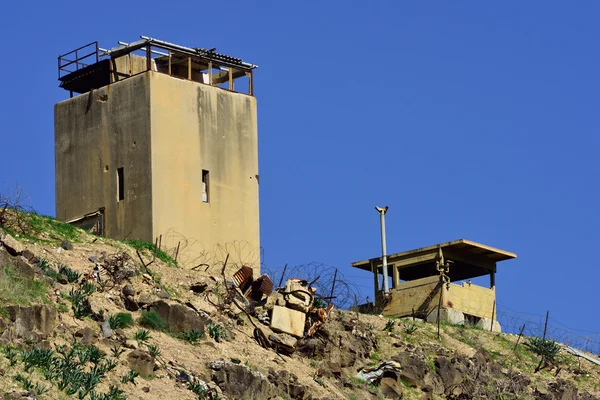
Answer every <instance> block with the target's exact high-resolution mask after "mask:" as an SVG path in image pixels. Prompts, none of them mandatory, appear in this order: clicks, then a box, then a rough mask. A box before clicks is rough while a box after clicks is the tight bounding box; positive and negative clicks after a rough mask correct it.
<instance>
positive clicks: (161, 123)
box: [54, 36, 260, 270]
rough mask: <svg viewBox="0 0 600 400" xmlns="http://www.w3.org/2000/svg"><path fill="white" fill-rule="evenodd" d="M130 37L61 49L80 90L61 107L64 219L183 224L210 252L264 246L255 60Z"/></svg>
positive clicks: (152, 231) (59, 186) (146, 228)
mask: <svg viewBox="0 0 600 400" xmlns="http://www.w3.org/2000/svg"><path fill="white" fill-rule="evenodd" d="M119 44H120V46H119V47H116V48H113V49H111V50H105V49H101V48H99V47H98V43H97V42H94V43H91V44H89V45H87V46H84V47H82V48H79V49H76V50H73V51H72V52H70V53H67V54H65V55H61V56H60V57H59V59H58V68H59V81H60V87H62V88H64V89H66V90H68V91H69V92H70V94H71V98H70V99H67V100H64V101H62V102H60V103H58V104H56V105H55V114H54V115H55V119H54V121H55V131H54V132H55V155H56V217H57V218H58V219H61V220H64V221H69V222H72V223H74V224H76V225H78V226H81V227H84V228H88V229H90V228H91V229H94V230H95V231H96V232H97V233H99V234H102V235H105V236H108V237H111V238H115V239H124V238H129V239H140V240H144V241H147V242H154V240H155V238H157V237H158V236H159V235H166V234H167V233H168V232H176V233H177V234H178V235H180V236H181V237H184V238H186V239H188V240H189V242H188V246H187V249H186V251H188V252H191V253H192V254H197V255H199V256H200V255H202V254H203V252H212V251H214V248H215V246H219V245H221V246H223V245H225V244H227V243H232V242H238V243H245V244H246V246H248V247H250V248H252V249H254V250H255V254H256V255H257V256H258V254H259V249H260V242H259V213H258V129H257V116H256V99H255V97H254V96H253V76H252V73H253V70H254V69H255V68H256V66H255V65H252V64H248V63H246V62H243V61H242V60H240V59H238V58H233V57H229V56H226V55H224V54H219V53H216V52H215V51H214V49H212V50H206V49H198V48H188V47H183V46H179V45H175V44H172V43H168V42H164V41H160V40H156V39H153V38H149V37H144V36H142V37H141V40H139V41H136V42H134V43H129V44H127V43H121V42H119ZM74 94H79V95H75V96H74ZM193 258H194V257H193V256H190V257H188V259H190V260H191V259H193ZM247 262H248V263H249V264H250V263H253V262H254V263H255V265H254V267H255V269H256V270H258V267H259V260H258V257H256V259H254V260H247Z"/></svg>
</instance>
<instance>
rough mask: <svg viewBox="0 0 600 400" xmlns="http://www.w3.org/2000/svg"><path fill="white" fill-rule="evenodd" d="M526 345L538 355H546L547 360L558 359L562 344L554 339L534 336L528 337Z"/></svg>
mask: <svg viewBox="0 0 600 400" xmlns="http://www.w3.org/2000/svg"><path fill="white" fill-rule="evenodd" d="M525 346H527V347H529V349H530V350H531V351H532V352H534V353H535V354H537V355H540V356H542V357H544V358H545V359H546V360H547V361H550V362H554V361H556V356H557V355H558V352H559V351H560V346H559V345H558V344H557V343H556V342H554V341H552V340H547V339H544V338H541V337H537V336H533V337H529V338H527V340H526V341H525Z"/></svg>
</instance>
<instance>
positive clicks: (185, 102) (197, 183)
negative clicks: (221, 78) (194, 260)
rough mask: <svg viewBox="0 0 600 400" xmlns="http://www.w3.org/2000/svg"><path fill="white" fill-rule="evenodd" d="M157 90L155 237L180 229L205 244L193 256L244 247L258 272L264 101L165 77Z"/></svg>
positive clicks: (155, 81)
mask: <svg viewBox="0 0 600 400" xmlns="http://www.w3.org/2000/svg"><path fill="white" fill-rule="evenodd" d="M151 88H152V98H151V116H152V117H151V118H152V120H151V124H152V166H151V167H152V188H153V189H152V213H153V216H154V218H153V222H154V226H153V232H154V235H155V236H158V235H160V234H163V235H165V234H166V233H167V232H169V230H171V229H173V230H175V231H176V232H177V233H179V234H180V235H182V236H184V237H186V238H192V239H195V240H197V242H196V243H195V244H194V246H193V247H194V248H192V249H190V251H189V253H190V254H188V257H193V254H192V253H196V255H198V254H199V253H201V252H204V251H207V252H215V247H216V246H218V245H221V246H223V245H225V244H226V243H232V242H234V241H237V242H239V243H243V244H244V245H243V247H244V249H243V252H244V254H243V255H242V257H243V258H244V261H243V262H244V263H245V265H248V266H250V267H253V269H254V270H255V271H258V269H259V253H260V242H259V221H258V181H257V178H256V175H257V174H258V128H257V119H256V99H255V98H254V97H252V96H247V95H244V94H240V93H233V92H229V91H226V90H223V89H219V88H215V87H212V86H208V85H203V84H200V83H196V82H191V81H188V80H183V79H176V78H172V77H169V76H167V75H163V74H157V73H155V74H152V75H151ZM202 170H207V171H209V202H208V203H205V202H203V201H202ZM167 236H168V235H167ZM163 237H164V236H163ZM167 245H170V246H177V243H176V242H174V243H167ZM217 252H218V250H217Z"/></svg>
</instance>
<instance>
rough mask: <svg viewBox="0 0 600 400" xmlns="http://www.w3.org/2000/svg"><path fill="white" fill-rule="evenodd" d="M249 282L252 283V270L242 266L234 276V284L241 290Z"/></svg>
mask: <svg viewBox="0 0 600 400" xmlns="http://www.w3.org/2000/svg"><path fill="white" fill-rule="evenodd" d="M248 281H250V282H251V281H252V268H250V267H247V266H245V265H244V266H242V268H240V269H239V270H238V271H237V272H236V273H235V274H233V282H234V283H235V284H236V285H237V286H238V287H239V288H240V289H241V288H242V287H243V286H245V285H246V284H247V282H248Z"/></svg>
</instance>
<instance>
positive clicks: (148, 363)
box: [127, 349, 154, 378]
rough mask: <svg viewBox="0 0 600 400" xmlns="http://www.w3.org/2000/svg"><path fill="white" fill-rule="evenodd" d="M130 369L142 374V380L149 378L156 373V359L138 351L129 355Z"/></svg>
mask: <svg viewBox="0 0 600 400" xmlns="http://www.w3.org/2000/svg"><path fill="white" fill-rule="evenodd" d="M127 362H128V363H129V368H131V369H132V370H134V371H135V372H137V373H138V374H140V376H141V377H142V378H148V377H149V376H150V375H152V372H154V358H153V357H152V356H151V355H150V354H149V353H148V352H146V351H144V350H141V349H136V350H133V351H131V352H130V353H129V354H128V355H127Z"/></svg>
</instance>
